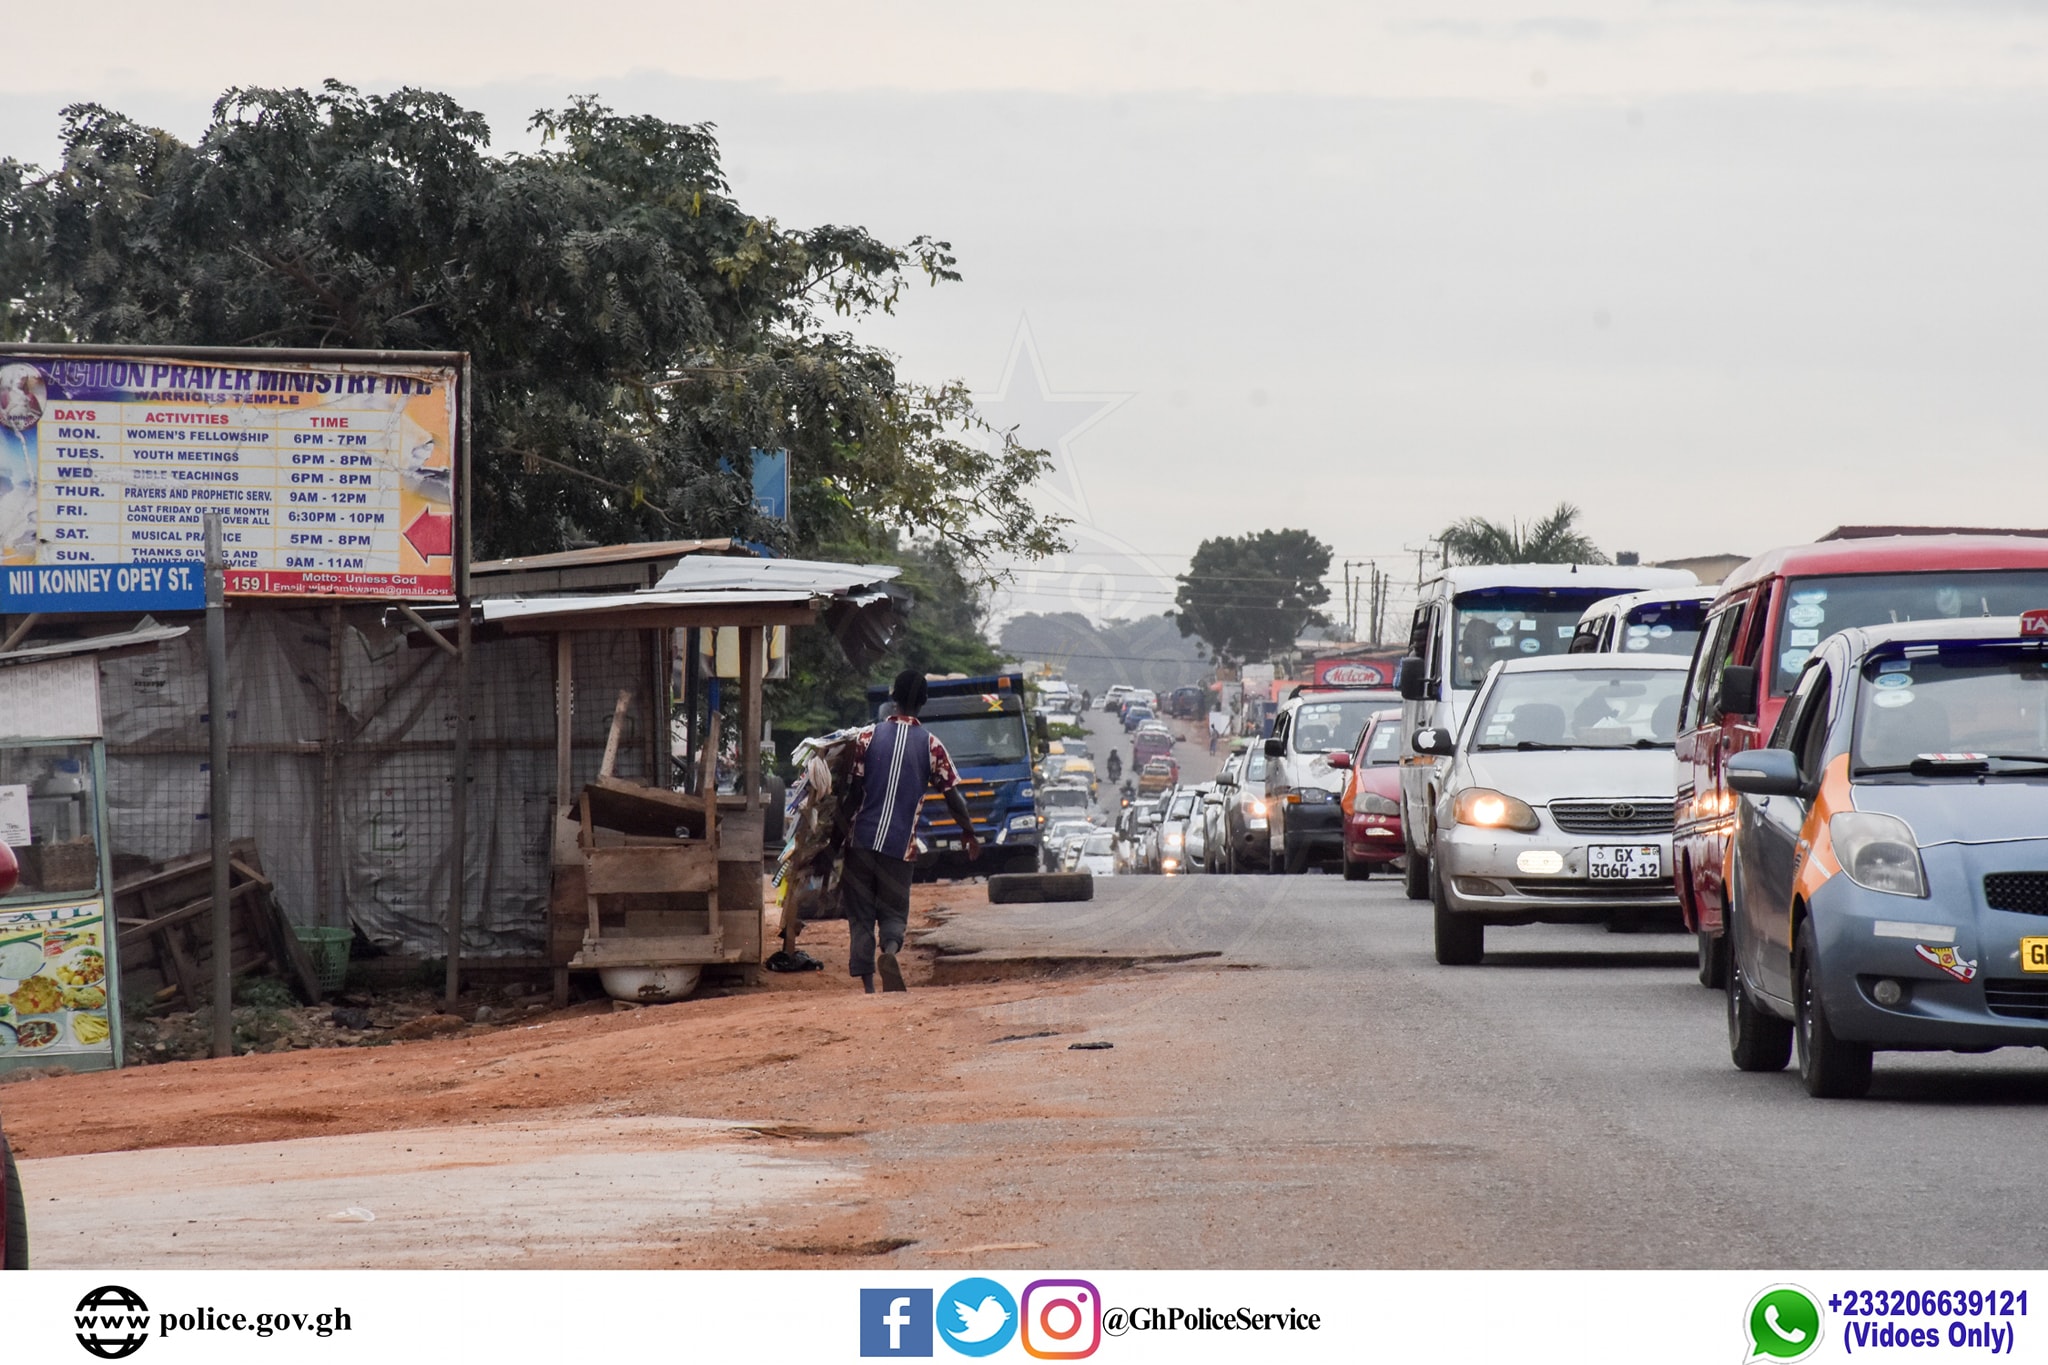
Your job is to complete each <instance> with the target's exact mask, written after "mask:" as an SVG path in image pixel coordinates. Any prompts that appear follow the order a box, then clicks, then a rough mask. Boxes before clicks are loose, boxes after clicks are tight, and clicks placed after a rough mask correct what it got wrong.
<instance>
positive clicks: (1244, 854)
mask: <svg viewBox="0 0 2048 1365" xmlns="http://www.w3.org/2000/svg"><path fill="white" fill-rule="evenodd" d="M1242 757H1243V762H1242V763H1241V764H1240V765H1239V766H1237V767H1235V768H1231V767H1226V768H1224V770H1223V771H1222V773H1220V774H1218V776H1217V779H1216V780H1217V785H1218V786H1220V787H1221V788H1222V789H1223V841H1224V847H1223V870H1224V871H1226V872H1264V871H1266V870H1267V869H1268V868H1269V867H1270V866H1271V863H1272V857H1273V844H1272V839H1271V838H1270V836H1269V835H1268V832H1267V831H1268V823H1267V806H1266V773H1267V770H1268V767H1269V764H1268V760H1267V758H1266V750H1265V748H1264V746H1263V744H1261V743H1254V744H1253V745H1251V746H1250V747H1249V748H1247V749H1246V750H1245V751H1244V753H1243V755H1242Z"/></svg>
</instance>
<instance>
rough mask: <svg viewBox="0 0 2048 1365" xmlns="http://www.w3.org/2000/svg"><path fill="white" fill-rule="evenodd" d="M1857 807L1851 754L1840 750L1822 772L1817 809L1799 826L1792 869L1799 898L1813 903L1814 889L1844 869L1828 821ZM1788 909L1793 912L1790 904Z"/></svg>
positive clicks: (1793, 880) (1795, 890)
mask: <svg viewBox="0 0 2048 1365" xmlns="http://www.w3.org/2000/svg"><path fill="white" fill-rule="evenodd" d="M1855 808H1856V807H1855V805H1854V803H1853V802H1851V801H1850V799H1849V756H1848V755H1847V754H1838V755H1836V756H1835V759H1834V761H1833V762H1832V763H1830V764H1828V766H1827V770H1826V771H1825V772H1823V773H1822V774H1821V779H1820V794H1819V796H1817V797H1816V798H1815V799H1814V802H1813V809H1812V810H1810V811H1808V812H1807V813H1806V823H1805V824H1803V825H1801V826H1800V827H1799V844H1800V855H1799V861H1798V862H1797V864H1795V865H1794V867H1793V872H1792V887H1793V890H1794V892H1795V893H1796V895H1797V898H1798V899H1799V900H1804V901H1807V902H1809V903H1810V902H1811V901H1812V899H1813V893H1814V892H1816V891H1818V890H1820V888H1821V887H1822V886H1823V885H1825V884H1826V882H1827V880H1828V878H1830V877H1832V876H1834V875H1835V874H1836V873H1837V872H1840V871H1841V870H1842V864H1841V863H1840V862H1838V861H1837V860H1836V858H1835V844H1834V840H1833V838H1832V837H1831V836H1830V835H1829V833H1828V822H1829V821H1830V820H1831V819H1833V818H1834V816H1835V815H1836V813H1837V812H1840V811H1845V810H1854V809H1855ZM1786 913H1787V914H1790V913H1791V907H1790V906H1787V907H1786Z"/></svg>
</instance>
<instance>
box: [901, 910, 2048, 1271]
mask: <svg viewBox="0 0 2048 1365" xmlns="http://www.w3.org/2000/svg"><path fill="white" fill-rule="evenodd" d="M943 936H944V938H945V939H946V940H947V941H948V946H949V947H950V948H951V949H952V950H953V951H956V952H958V951H961V950H966V949H973V948H980V949H983V950H985V951H986V952H988V953H990V954H993V955H996V956H1003V955H1007V954H1025V955H1028V954H1031V953H1034V952H1045V951H1047V950H1048V949H1050V948H1052V947H1054V946H1058V947H1061V948H1064V949H1068V950H1075V951H1081V952H1093V953H1103V954H1118V955H1126V956H1133V957H1143V956H1145V955H1147V954H1150V953H1161V954H1169V953H1170V954H1182V953H1188V952H1215V953H1218V954H1221V957H1220V959H1216V960H1213V961H1210V962H1207V963H1190V964H1184V965H1182V966H1179V967H1173V968H1165V969H1161V970H1159V971H1156V972H1149V971H1144V970H1139V971H1126V972H1122V973H1118V974H1116V975H1115V976H1112V977H1110V978H1108V979H1107V980H1106V981H1105V982H1104V984H1102V985H1100V986H1097V987H1094V988H1092V989H1090V990H1088V991H1085V992H1080V993H1077V994H1074V995H1070V996H1068V997H1066V998H1065V999H1061V1000H1054V1001H1050V1002H1047V1003H1045V1004H1043V1005H1040V1006H1035V1007H1032V1008H1029V1009H1020V1010H1018V1011H1017V1012H1016V1015H1015V1019H1014V1023H1015V1025H1016V1029H1015V1031H1016V1032H1018V1033H1020V1034H1021V1033H1025V1032H1026V1031H1027V1027H1026V1026H1028V1025H1035V1026H1037V1027H1039V1028H1044V1029H1057V1030H1058V1031H1059V1032H1058V1036H1056V1037H1054V1038H1051V1039H1046V1040H1036V1041H1034V1040H1028V1039H1027V1040H1022V1041H1019V1042H1016V1043H1012V1044H1008V1045H1006V1047H1005V1048H992V1049H988V1052H989V1053H990V1054H997V1055H991V1056H990V1057H989V1059H988V1060H986V1061H984V1062H981V1063H978V1064H977V1065H978V1066H979V1067H981V1068H984V1069H986V1068H998V1069H999V1074H1002V1075H1008V1076H1011V1077H1012V1078H1013V1079H1012V1080H1011V1083H1013V1084H1015V1085H1018V1086H1026V1087H1035V1088H1036V1089H1038V1090H1039V1091H1042V1092H1043V1093H1044V1094H1045V1095H1046V1096H1047V1098H1048V1099H1049V1100H1052V1101H1054V1102H1056V1106H1057V1105H1058V1104H1064V1105H1066V1106H1067V1107H1068V1108H1069V1109H1070V1111H1071V1112H1072V1114H1073V1117H1072V1118H1071V1119H1068V1120H1057V1119H1056V1120H1054V1121H1052V1122H1050V1123H1035V1124H1032V1125H1028V1126H1024V1127H1019V1126H1016V1125H958V1126H951V1127H945V1128H922V1129H906V1130H902V1131H899V1132H898V1133H896V1134H893V1135H892V1136H891V1137H890V1138H889V1139H888V1140H887V1141H885V1142H881V1143H878V1144H876V1151H875V1156H876V1158H877V1159H878V1160H879V1161H880V1162H881V1163H883V1164H885V1165H886V1164H888V1163H891V1162H897V1161H903V1162H919V1163H934V1164H936V1165H938V1166H940V1167H942V1168H945V1169H946V1170H947V1171H948V1172H949V1177H948V1180H949V1183H950V1185H951V1188H952V1191H953V1192H952V1194H951V1195H950V1196H949V1203H950V1204H952V1205H954V1206H957V1207H965V1208H968V1209H977V1208H995V1209H999V1210H1000V1211H1001V1214H1002V1217H1001V1222H1002V1224H1003V1235H1004V1237H1005V1238H1011V1237H1014V1238H1018V1239H1021V1240H1028V1241H1034V1242H1042V1243H1044V1244H1045V1245H1046V1247H1048V1248H1049V1249H1050V1250H1048V1251H1045V1252H1035V1253H1032V1255H1036V1256H1039V1257H1041V1258H1043V1257H1045V1256H1051V1257H1052V1258H1053V1259H1054V1260H1057V1261H1059V1262H1060V1263H1064V1264H1078V1265H1102V1266H1118V1265H1164V1266H1240V1267H1243V1266H1252V1267H1261V1266H1272V1267H1282V1266H1288V1267H1291V1266H1390V1267H1401V1266H1406V1267H1450V1266H1481V1267H1483V1266H1582V1267H1674V1266H1677V1267H1683V1266H1706V1267H1770V1266H1781V1265H1801V1264H1803V1265H1814V1264H1819V1265H1838V1266H1845V1267H1860V1266H1870V1267H1898V1266H1955V1267H1964V1266H1972V1267H1976V1266H1986V1267H1996V1266H2004V1267H2030V1266H2039V1265H2042V1264H2044V1263H2048V1224H2044V1221H2043V1220H2042V1219H2041V1218H2040V1216H2039V1210H2038V1202H2037V1200H2036V1199H2035V1198H2034V1196H2033V1194H2032V1191H2033V1190H2034V1188H2035V1187H2036V1185H2037V1183H2038V1177H2037V1172H2038V1169H2039V1154H2040V1152H2041V1150H2042V1139H2041V1132H2042V1120H2043V1118H2044V1116H2048V1060H2044V1059H2043V1058H2042V1057H2041V1056H2040V1054H2039V1053H2028V1052H2004V1053H1995V1054H1991V1055H1989V1056H1985V1057H1974V1058H1972V1057H1955V1056H1950V1055H1947V1054H1928V1055H1908V1054H1891V1055H1881V1056H1880V1058H1879V1061H1878V1070H1877V1082H1876V1085H1875V1086H1874V1088H1873V1091H1872V1096H1871V1098H1870V1099H1868V1100H1865V1101H1860V1102H1853V1101H1852V1102H1845V1101H1836V1102H1823V1101H1817V1100H1813V1099H1809V1098H1808V1097H1807V1096H1806V1095H1805V1093H1804V1092H1803V1091H1802V1090H1801V1089H1800V1088H1799V1084H1798V1081H1797V1078H1796V1076H1795V1075H1794V1074H1793V1073H1791V1072H1789V1071H1788V1072H1786V1073H1785V1074H1782V1075H1775V1076H1752V1075H1744V1074H1741V1073H1738V1072H1736V1071H1735V1070H1734V1069H1733V1068H1732V1067H1731V1066H1730V1065H1729V1063H1728V1058H1727V1050H1726V1046H1725V1043H1724V1035H1723V1031H1722V1021H1721V1005H1720V997H1719V996H1718V995H1717V994H1714V993H1711V992H1708V991H1705V990H1702V989H1701V988H1700V987H1699V986H1698V985H1697V984H1696V983H1695V982H1694V980H1693V976H1692V970H1691V959H1690V954H1689V943H1688V941H1686V940H1684V939H1681V938H1677V937H1674V936H1668V935H1650V934H1629V935H1618V934H1608V933H1605V932H1602V931H1600V930H1597V929H1583V928H1561V927H1531V928H1522V929H1510V930H1495V931H1493V933H1492V935H1491V936H1490V941H1489V945H1488V946H1489V954H1488V956H1487V959H1486V961H1485V963H1484V964H1483V965H1481V966H1479V967H1475V968H1445V967H1439V966H1437V965H1436V964H1435V962H1434V961H1433V960H1432V959H1431V954H1430V934H1429V924H1428V913H1427V908H1426V907H1425V906H1423V905H1420V904H1417V903H1414V902H1410V901H1408V900H1406V899H1404V898H1403V897H1402V896H1401V893H1400V890H1399V887H1398V885H1397V884H1395V883H1394V882H1392V881H1385V880H1377V881H1373V882H1369V883H1366V884H1364V885H1362V886H1361V885H1358V884H1354V883H1346V882H1344V881H1342V880H1341V879H1337V878H1330V877H1323V876H1317V875H1310V876H1307V877H1296V878H1285V877H1273V876H1266V877H1242V878H1225V877H1188V878H1150V877H1146V878H1121V879H1114V880H1104V881H1102V882H1100V883H1099V884H1098V888H1097V898H1096V899H1095V901H1093V902H1092V903H1089V904H1085V905H1068V906H1026V907H975V908H972V909H968V910H965V911H963V912H962V913H961V914H960V915H959V916H958V917H957V918H956V919H955V920H954V921H953V922H952V923H951V924H949V925H948V926H947V927H946V929H945V930H944V931H943ZM1076 1037H1089V1038H1101V1039H1104V1040H1107V1041H1111V1042H1113V1043H1114V1044H1115V1048H1114V1050H1113V1051H1099V1052H1070V1051H1067V1050H1066V1046H1067V1044H1068V1043H1069V1042H1070V1041H1071V1040H1072V1039H1074V1038H1076ZM921 1212H922V1211H921V1210H919V1209H917V1208H904V1209H901V1210H900V1211H899V1213H900V1216H901V1219H902V1221H904V1222H905V1223H906V1224H908V1225H909V1227H910V1230H911V1231H912V1235H915V1227H916V1224H917V1221H918V1219H919V1217H920V1214H921ZM905 1255H906V1256H911V1255H914V1253H905ZM995 1259H996V1261H997V1263H1000V1258H995ZM1021 1260H1022V1261H1028V1260H1030V1256H1028V1255H1027V1256H1025V1257H1023V1258H1021ZM1020 1263H1021V1262H1020Z"/></svg>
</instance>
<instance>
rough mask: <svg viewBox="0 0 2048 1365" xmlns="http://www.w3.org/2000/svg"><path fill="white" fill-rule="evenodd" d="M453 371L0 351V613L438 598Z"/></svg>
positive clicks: (446, 522)
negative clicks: (219, 580)
mask: <svg viewBox="0 0 2048 1365" xmlns="http://www.w3.org/2000/svg"><path fill="white" fill-rule="evenodd" d="M458 374H459V372H458V371H457V370H456V369H454V368H453V367H450V366H446V365H421V366H406V365H402V364H357V363H346V364H340V363H337V364H331V365H316V364H299V363H287V362H280V361H271V360H265V359H264V358H263V356H262V353H261V352H253V353H240V354H238V355H236V356H235V357H234V358H233V359H230V360H225V361H222V362H212V361H190V360H173V359H164V360H151V359H148V358H134V357H111V356H110V357H104V358H97V357H93V356H89V355H78V356H70V355H67V356H63V357H51V356H37V355H34V354H21V353H7V352H0V611H30V610H67V611H89V610H95V609H97V610H106V611H119V610H129V609H148V608H151V607H158V608H161V607H165V606H169V605H173V604H177V603H182V602H183V599H184V598H185V597H187V596H189V595H190V594H191V593H193V592H194V591H195V590H196V589H197V587H198V585H199V583H200V579H199V577H198V575H197V574H196V573H194V572H193V570H194V567H195V566H196V565H198V564H199V563H200V562H201V561H202V560H203V559H204V556H205V541H206V537H205V529H204V518H205V514H206V513H207V512H209V511H217V512H219V513H220V516H221V525H222V531H221V534H222V540H223V546H222V548H223V551H224V553H225V556H226V560H227V590H228V591H229V592H230V593H239V594H251V595H278V596H297V595H324V596H345V597H364V598H375V599H384V600H390V599H428V600H434V599H444V598H449V597H452V596H454V588H455V547H456V546H457V544H459V543H460V542H459V536H460V529H461V528H460V527H459V525H458V517H459V515H460V513H461V510H462V509H461V508H460V507H459V505H458V504H459V498H458V493H457V490H459V489H460V487H461V480H460V478H459V477H458V471H457V468H456V450H455V440H456V436H457V434H458V428H457V411H458V409H457V393H456V387H457V379H458Z"/></svg>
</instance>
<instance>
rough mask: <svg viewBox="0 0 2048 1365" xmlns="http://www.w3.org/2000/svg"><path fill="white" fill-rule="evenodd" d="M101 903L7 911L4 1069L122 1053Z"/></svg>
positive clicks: (1, 1015)
mask: <svg viewBox="0 0 2048 1365" xmlns="http://www.w3.org/2000/svg"><path fill="white" fill-rule="evenodd" d="M112 950H113V944H112V943H111V941H110V940H109V938H108V936H107V933H106V910H105V907H104V906H103V905H102V904H101V902H99V901H96V900H95V901H87V902H85V903H83V904H79V905H57V906H41V907H38V908H36V909H34V910H17V911H0V1063H6V1062H14V1061H20V1060H23V1059H25V1058H31V1057H76V1056H79V1055H81V1054H89V1053H98V1054H102V1055H105V1056H107V1057H109V1058H111V1057H112V1056H113V1051H114V1036H113V1035H114V1030H113V1016H112V1014H111V1013H110V1012H109V1006H108V999H109V995H110V993H111V992H110V983H109V981H108V976H107V957H108V954H109V953H110V952H112Z"/></svg>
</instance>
